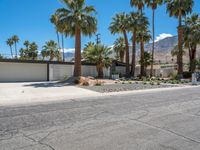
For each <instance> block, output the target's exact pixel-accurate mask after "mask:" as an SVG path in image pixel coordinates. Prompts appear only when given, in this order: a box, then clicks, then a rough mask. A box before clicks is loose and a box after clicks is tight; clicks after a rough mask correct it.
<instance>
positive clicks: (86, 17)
mask: <svg viewBox="0 0 200 150" xmlns="http://www.w3.org/2000/svg"><path fill="white" fill-rule="evenodd" d="M61 1H62V2H63V3H64V4H65V6H66V7H65V8H61V9H58V10H57V13H58V15H59V22H60V24H64V25H66V26H67V27H68V29H69V34H70V35H71V36H75V65H74V76H75V77H79V76H81V34H83V35H85V36H91V35H92V34H94V33H95V32H96V30H97V20H96V18H95V17H94V14H95V12H96V11H95V8H94V7H93V6H86V5H85V1H84V0H73V1H70V0H61Z"/></svg>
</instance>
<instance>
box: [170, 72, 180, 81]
mask: <svg viewBox="0 0 200 150" xmlns="http://www.w3.org/2000/svg"><path fill="white" fill-rule="evenodd" d="M169 77H170V79H171V80H176V79H177V78H178V76H177V73H176V72H172V73H170V75H169Z"/></svg>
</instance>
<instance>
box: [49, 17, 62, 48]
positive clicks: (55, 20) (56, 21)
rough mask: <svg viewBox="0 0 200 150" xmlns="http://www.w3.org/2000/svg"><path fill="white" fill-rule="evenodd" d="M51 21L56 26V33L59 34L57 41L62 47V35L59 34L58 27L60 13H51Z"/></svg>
mask: <svg viewBox="0 0 200 150" xmlns="http://www.w3.org/2000/svg"><path fill="white" fill-rule="evenodd" d="M50 21H51V23H52V24H54V26H55V30H56V35H57V42H58V46H59V48H60V36H59V29H58V22H59V17H58V15H57V14H53V15H51V18H50Z"/></svg>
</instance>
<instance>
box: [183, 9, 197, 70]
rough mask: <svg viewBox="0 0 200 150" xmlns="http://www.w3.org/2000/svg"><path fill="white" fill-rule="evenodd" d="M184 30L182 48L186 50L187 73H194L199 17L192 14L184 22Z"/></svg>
mask: <svg viewBox="0 0 200 150" xmlns="http://www.w3.org/2000/svg"><path fill="white" fill-rule="evenodd" d="M185 24H186V25H185V28H184V46H185V48H188V51H189V60H190V67H189V71H190V72H192V73H193V72H194V71H195V69H196V52H197V45H198V44H200V17H199V15H198V14H196V13H194V14H192V15H191V16H190V17H187V18H186V20H185Z"/></svg>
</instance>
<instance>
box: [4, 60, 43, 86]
mask: <svg viewBox="0 0 200 150" xmlns="http://www.w3.org/2000/svg"><path fill="white" fill-rule="evenodd" d="M46 80H47V65H46V64H36V63H10V62H0V82H19V81H46Z"/></svg>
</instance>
